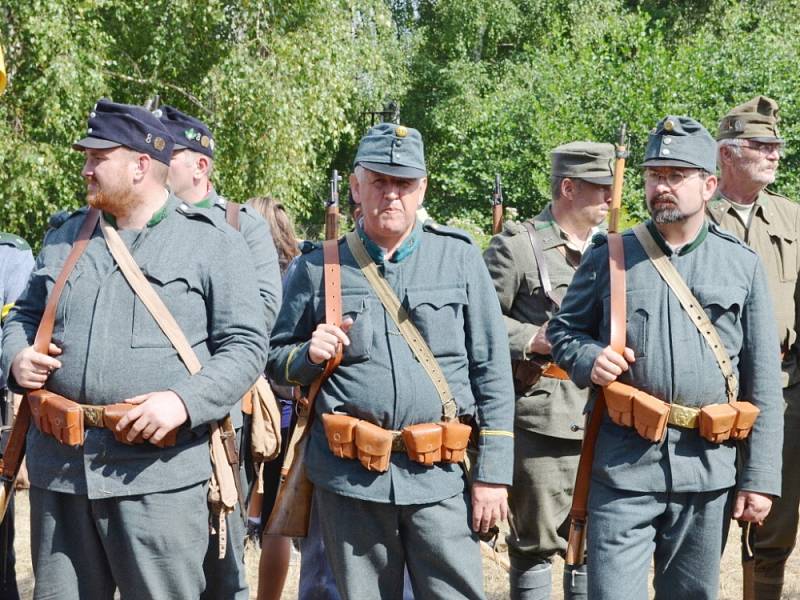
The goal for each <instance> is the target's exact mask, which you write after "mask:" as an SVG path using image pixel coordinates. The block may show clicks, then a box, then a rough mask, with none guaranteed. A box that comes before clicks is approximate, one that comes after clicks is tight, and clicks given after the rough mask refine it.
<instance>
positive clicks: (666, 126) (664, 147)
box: [641, 116, 717, 173]
mask: <svg viewBox="0 0 800 600" xmlns="http://www.w3.org/2000/svg"><path fill="white" fill-rule="evenodd" d="M641 166H643V167H683V168H687V169H692V168H694V169H703V170H704V171H707V172H709V173H714V172H716V170H717V142H716V141H715V140H714V138H713V137H711V134H710V133H709V132H708V130H707V129H706V128H705V127H703V126H702V125H701V124H700V123H699V122H697V121H695V120H694V119H692V118H691V117H675V116H667V117H664V118H663V119H661V120H660V121H659V122H658V124H657V125H656V127H655V129H653V131H651V132H650V135H649V137H648V138H647V148H646V149H645V152H644V162H643V163H642V165H641Z"/></svg>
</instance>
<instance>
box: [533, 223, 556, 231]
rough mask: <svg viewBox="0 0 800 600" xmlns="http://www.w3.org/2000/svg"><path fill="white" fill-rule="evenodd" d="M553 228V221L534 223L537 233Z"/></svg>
mask: <svg viewBox="0 0 800 600" xmlns="http://www.w3.org/2000/svg"><path fill="white" fill-rule="evenodd" d="M552 227H553V222H552V221H534V222H533V228H534V229H535V230H536V231H539V230H541V229H551V228H552Z"/></svg>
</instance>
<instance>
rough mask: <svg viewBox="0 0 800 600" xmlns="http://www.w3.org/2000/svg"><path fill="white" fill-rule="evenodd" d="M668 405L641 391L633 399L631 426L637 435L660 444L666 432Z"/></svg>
mask: <svg viewBox="0 0 800 600" xmlns="http://www.w3.org/2000/svg"><path fill="white" fill-rule="evenodd" d="M668 418H669V404H667V403H666V402H663V401H661V400H659V399H658V398H656V397H655V396H651V395H650V394H646V393H644V392H642V391H641V390H638V393H637V394H636V395H635V396H634V398H633V426H634V427H635V428H636V431H638V432H639V435H640V436H642V437H643V438H644V439H646V440H650V441H651V442H660V441H661V440H663V439H664V433H665V432H666V431H667V420H668Z"/></svg>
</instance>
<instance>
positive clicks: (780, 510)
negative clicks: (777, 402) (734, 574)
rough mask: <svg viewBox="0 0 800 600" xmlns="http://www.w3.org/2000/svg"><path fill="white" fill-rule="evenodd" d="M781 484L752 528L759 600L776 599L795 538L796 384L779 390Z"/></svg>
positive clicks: (799, 458)
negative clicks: (781, 409) (783, 407)
mask: <svg viewBox="0 0 800 600" xmlns="http://www.w3.org/2000/svg"><path fill="white" fill-rule="evenodd" d="M783 398H784V400H785V402H786V411H785V412H784V420H783V484H782V488H781V497H780V498H775V500H774V501H773V504H772V510H770V513H769V516H768V517H767V518H766V520H765V521H764V525H762V526H761V527H758V528H757V529H756V534H755V536H756V543H755V558H756V562H755V584H756V597H757V598H758V599H759V600H779V598H780V597H781V590H782V589H783V571H784V567H785V566H786V560H787V559H788V558H789V555H791V553H792V550H793V549H794V546H795V542H796V540H797V524H798V511H800V470H798V468H797V465H798V464H800V383H799V384H795V385H793V386H792V387H790V388H786V389H784V390H783Z"/></svg>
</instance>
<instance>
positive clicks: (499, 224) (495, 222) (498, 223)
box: [492, 204, 503, 235]
mask: <svg viewBox="0 0 800 600" xmlns="http://www.w3.org/2000/svg"><path fill="white" fill-rule="evenodd" d="M501 231H503V205H502V204H493V205H492V235H497V234H498V233H500V232H501Z"/></svg>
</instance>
